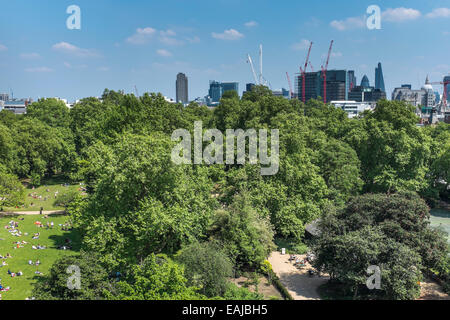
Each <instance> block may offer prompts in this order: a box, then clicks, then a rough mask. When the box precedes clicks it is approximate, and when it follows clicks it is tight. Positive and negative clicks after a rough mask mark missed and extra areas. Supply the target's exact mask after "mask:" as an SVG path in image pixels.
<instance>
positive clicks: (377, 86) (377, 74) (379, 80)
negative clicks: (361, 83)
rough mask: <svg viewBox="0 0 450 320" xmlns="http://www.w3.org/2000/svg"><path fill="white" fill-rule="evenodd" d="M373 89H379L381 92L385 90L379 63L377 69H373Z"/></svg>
mask: <svg viewBox="0 0 450 320" xmlns="http://www.w3.org/2000/svg"><path fill="white" fill-rule="evenodd" d="M375 89H380V90H381V91H383V92H386V89H385V87H384V77H383V69H382V68H381V63H378V67H377V68H375Z"/></svg>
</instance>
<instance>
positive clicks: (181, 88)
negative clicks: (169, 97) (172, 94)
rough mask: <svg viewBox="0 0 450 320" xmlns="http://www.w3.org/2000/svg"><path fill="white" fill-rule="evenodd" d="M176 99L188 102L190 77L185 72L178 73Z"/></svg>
mask: <svg viewBox="0 0 450 320" xmlns="http://www.w3.org/2000/svg"><path fill="white" fill-rule="evenodd" d="M176 99H177V100H176V101H177V102H181V103H188V102H189V98H188V78H187V77H186V75H185V74H184V73H179V74H177V81H176Z"/></svg>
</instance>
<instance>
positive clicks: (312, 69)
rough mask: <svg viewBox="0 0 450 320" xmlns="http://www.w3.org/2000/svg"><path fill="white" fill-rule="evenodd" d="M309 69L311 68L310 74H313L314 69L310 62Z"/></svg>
mask: <svg viewBox="0 0 450 320" xmlns="http://www.w3.org/2000/svg"><path fill="white" fill-rule="evenodd" d="M309 67H310V68H311V72H314V68H313V66H312V64H311V61H310V62H309Z"/></svg>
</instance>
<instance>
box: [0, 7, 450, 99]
mask: <svg viewBox="0 0 450 320" xmlns="http://www.w3.org/2000/svg"><path fill="white" fill-rule="evenodd" d="M69 5H78V6H79V7H80V8H81V30H69V29H67V27H66V20H67V18H68V17H69V14H67V13H66V9H67V7H68V6H69ZM369 5H378V6H379V7H380V8H381V10H382V20H381V21H382V22H381V23H382V29H381V30H369V29H368V28H367V27H366V22H365V17H364V16H365V15H366V9H367V7H368V6H369ZM1 7H2V10H1V11H0V74H1V77H0V92H9V91H10V88H12V89H13V91H14V96H15V97H32V98H34V99H36V98H38V97H54V96H58V97H62V98H68V99H69V100H74V99H77V98H82V97H86V96H99V95H101V93H102V92H103V89H104V88H109V89H114V90H119V89H123V90H125V91H126V92H132V91H134V85H136V86H137V88H138V90H139V92H140V93H143V92H145V91H149V92H162V93H163V94H164V95H166V96H169V97H172V98H173V97H174V96H175V78H176V74H177V73H178V72H184V73H186V75H187V76H188V78H189V98H190V99H193V98H195V97H199V96H202V97H203V96H204V95H206V94H207V90H208V82H209V80H213V79H214V80H218V81H238V82H239V85H240V91H241V92H240V93H242V90H244V89H245V83H248V82H252V78H253V77H252V73H251V70H250V66H249V65H248V64H247V63H246V55H247V53H249V54H250V55H251V56H252V58H253V60H254V63H255V64H256V65H258V46H259V44H260V43H261V44H263V48H264V70H263V73H264V77H265V78H266V79H267V80H268V81H269V82H270V83H271V85H272V88H273V89H277V88H281V87H285V88H287V87H288V83H287V80H286V71H288V72H289V73H290V75H291V78H292V81H294V80H293V78H294V73H296V72H298V69H299V66H300V65H301V64H303V63H304V60H305V56H306V47H307V46H306V45H305V43H307V41H309V40H311V41H313V42H314V45H313V49H312V52H311V61H312V65H313V67H314V68H315V70H319V69H320V66H321V64H322V63H323V60H324V56H325V54H326V52H327V50H328V46H329V43H330V41H331V40H332V39H333V40H334V43H335V46H334V48H333V56H332V57H331V60H330V65H329V68H330V69H333V68H345V69H351V70H355V72H356V75H357V78H358V81H360V80H361V78H362V76H363V75H364V74H367V76H368V77H369V80H370V81H371V84H373V83H374V76H375V71H374V70H375V67H376V65H377V63H378V62H381V63H382V64H383V72H384V76H385V83H386V89H387V91H388V96H390V94H391V92H392V90H393V89H394V87H396V86H400V84H403V83H411V84H412V85H413V87H419V86H421V85H422V84H423V82H424V80H425V77H426V75H427V74H428V75H429V76H430V79H431V80H432V81H441V80H442V77H443V75H444V74H449V73H450V1H449V0H445V1H444V0H429V1H423V0H422V1H416V0H408V1H406V0H404V1H396V0H389V1H376V0H370V1H365V0H347V1H334V0H329V1H324V0H321V1H302V0H284V1H282V0H279V1H275V0H258V1H256V0H209V1H208V0H190V1H186V0H164V1H162V0H158V1H156V0H147V1H139V0H128V1H124V0H109V1H107V0H95V1H92V0H91V1H88V0H70V1H65V0H14V1H5V0H3V1H2V6H1ZM435 89H436V90H439V91H442V88H441V87H440V86H435Z"/></svg>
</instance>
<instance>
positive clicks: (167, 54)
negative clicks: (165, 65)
mask: <svg viewBox="0 0 450 320" xmlns="http://www.w3.org/2000/svg"><path fill="white" fill-rule="evenodd" d="M156 53H157V54H158V55H159V56H161V57H171V56H172V53H171V52H170V51H167V50H165V49H159V50H156Z"/></svg>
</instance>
